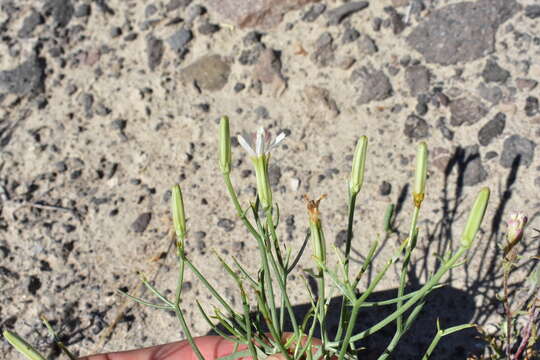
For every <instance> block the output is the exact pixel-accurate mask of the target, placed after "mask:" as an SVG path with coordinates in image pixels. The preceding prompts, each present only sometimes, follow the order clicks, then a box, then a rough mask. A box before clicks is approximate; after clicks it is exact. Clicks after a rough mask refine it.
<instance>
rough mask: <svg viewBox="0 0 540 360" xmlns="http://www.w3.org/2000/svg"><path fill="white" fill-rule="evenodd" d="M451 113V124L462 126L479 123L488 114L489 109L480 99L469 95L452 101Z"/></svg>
mask: <svg viewBox="0 0 540 360" xmlns="http://www.w3.org/2000/svg"><path fill="white" fill-rule="evenodd" d="M450 113H451V114H452V116H451V117H450V125H452V126H461V125H463V124H466V125H473V124H475V123H477V122H478V121H480V120H481V119H482V118H484V116H486V114H487V113H488V110H487V109H486V107H485V106H484V104H482V102H481V101H480V99H477V98H475V97H473V96H469V97H462V98H459V99H457V100H453V101H452V102H451V103H450Z"/></svg>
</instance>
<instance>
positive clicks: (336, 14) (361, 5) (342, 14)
mask: <svg viewBox="0 0 540 360" xmlns="http://www.w3.org/2000/svg"><path fill="white" fill-rule="evenodd" d="M368 6H369V3H368V2H367V1H353V2H349V3H345V4H343V5H341V6H339V7H337V8H335V9H332V10H329V11H328V12H327V13H326V16H327V18H328V25H338V24H340V23H341V22H342V21H343V20H344V19H345V18H347V17H349V16H351V15H352V14H354V13H356V12H358V11H361V10H364V9H365V8H367V7H368Z"/></svg>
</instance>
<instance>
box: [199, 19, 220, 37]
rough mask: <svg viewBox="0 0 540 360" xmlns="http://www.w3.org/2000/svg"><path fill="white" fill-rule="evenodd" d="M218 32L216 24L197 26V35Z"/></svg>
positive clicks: (207, 23)
mask: <svg viewBox="0 0 540 360" xmlns="http://www.w3.org/2000/svg"><path fill="white" fill-rule="evenodd" d="M219 30H220V27H219V25H217V24H211V23H209V22H205V23H204V24H202V25H201V26H199V29H198V31H199V34H201V35H212V34H215V33H217V32H218V31H219Z"/></svg>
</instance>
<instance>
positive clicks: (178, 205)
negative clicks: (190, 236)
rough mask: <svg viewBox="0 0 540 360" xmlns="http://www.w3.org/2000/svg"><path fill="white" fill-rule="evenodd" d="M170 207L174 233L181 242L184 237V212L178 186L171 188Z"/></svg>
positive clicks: (180, 191)
mask: <svg viewBox="0 0 540 360" xmlns="http://www.w3.org/2000/svg"><path fill="white" fill-rule="evenodd" d="M171 207H172V214H173V224H174V231H175V232H176V236H177V237H178V240H179V241H180V242H182V241H183V240H184V237H185V236H186V215H185V212H184V200H183V199H182V190H180V185H175V186H174V187H173V188H172V196H171Z"/></svg>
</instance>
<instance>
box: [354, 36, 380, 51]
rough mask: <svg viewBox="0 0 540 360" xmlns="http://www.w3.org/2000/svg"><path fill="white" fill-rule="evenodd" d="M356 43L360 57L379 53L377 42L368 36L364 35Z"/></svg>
mask: <svg viewBox="0 0 540 360" xmlns="http://www.w3.org/2000/svg"><path fill="white" fill-rule="evenodd" d="M356 43H357V44H358V50H359V51H360V55H363V56H369V55H373V54H375V53H376V52H377V51H378V49H377V45H375V41H374V40H373V39H372V38H370V37H369V36H367V35H366V34H362V35H361V36H360V38H359V39H358V40H357V42H356Z"/></svg>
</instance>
